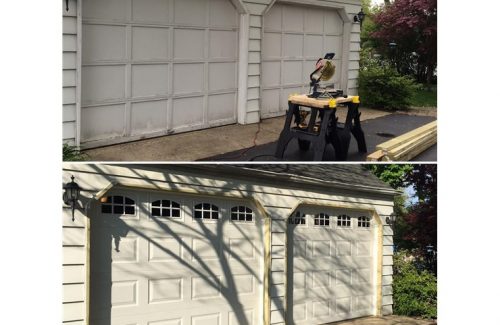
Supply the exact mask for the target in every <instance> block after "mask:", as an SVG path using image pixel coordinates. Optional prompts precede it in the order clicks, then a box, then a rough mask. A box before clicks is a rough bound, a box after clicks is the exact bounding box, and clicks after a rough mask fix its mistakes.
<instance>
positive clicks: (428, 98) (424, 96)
mask: <svg viewBox="0 0 500 325" xmlns="http://www.w3.org/2000/svg"><path fill="white" fill-rule="evenodd" d="M420 86H421V87H419V89H418V90H417V91H416V93H415V95H414V96H413V97H412V98H411V101H410V106H413V107H437V86H436V85H432V86H431V88H430V89H427V87H425V85H420Z"/></svg>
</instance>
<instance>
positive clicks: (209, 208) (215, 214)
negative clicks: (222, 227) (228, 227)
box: [194, 203, 219, 219]
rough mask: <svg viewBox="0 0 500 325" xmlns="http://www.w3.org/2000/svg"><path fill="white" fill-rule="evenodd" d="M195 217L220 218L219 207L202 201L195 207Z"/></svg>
mask: <svg viewBox="0 0 500 325" xmlns="http://www.w3.org/2000/svg"><path fill="white" fill-rule="evenodd" d="M194 217H195V219H219V207H218V206H216V205H213V204H210V203H200V204H197V205H195V207H194Z"/></svg>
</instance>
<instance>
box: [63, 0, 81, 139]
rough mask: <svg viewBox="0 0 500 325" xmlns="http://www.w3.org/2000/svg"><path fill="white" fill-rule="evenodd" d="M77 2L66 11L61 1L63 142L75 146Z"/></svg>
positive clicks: (70, 3) (70, 4)
mask: <svg viewBox="0 0 500 325" xmlns="http://www.w3.org/2000/svg"><path fill="white" fill-rule="evenodd" d="M76 1H77V0H70V1H69V10H68V11H66V1H64V0H63V1H62V24H63V26H62V31H63V36H62V42H63V52H62V63H63V65H62V74H63V75H62V80H63V84H62V87H63V89H62V96H63V98H62V102H63V103H62V104H63V119H62V120H63V129H62V136H63V142H66V143H68V144H70V145H75V144H76V143H77V140H76V121H77V109H76V105H77V87H76V85H77V49H78V42H77V29H78V23H77V10H76V9H77V6H76Z"/></svg>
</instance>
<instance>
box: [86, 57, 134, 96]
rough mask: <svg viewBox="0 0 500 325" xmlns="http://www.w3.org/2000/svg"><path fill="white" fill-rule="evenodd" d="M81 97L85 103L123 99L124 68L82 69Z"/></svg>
mask: <svg viewBox="0 0 500 325" xmlns="http://www.w3.org/2000/svg"><path fill="white" fill-rule="evenodd" d="M82 96H83V97H84V98H85V99H86V103H88V102H90V103H95V102H102V101H106V100H116V99H123V98H124V97H125V66H124V65H116V66H100V67H83V68H82Z"/></svg>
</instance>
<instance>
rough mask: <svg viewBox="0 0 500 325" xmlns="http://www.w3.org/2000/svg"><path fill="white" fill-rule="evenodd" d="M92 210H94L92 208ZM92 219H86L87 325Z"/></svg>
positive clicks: (86, 321) (88, 315)
mask: <svg viewBox="0 0 500 325" xmlns="http://www.w3.org/2000/svg"><path fill="white" fill-rule="evenodd" d="M91 210H92V208H91ZM90 225H91V222H90V218H88V217H87V218H86V228H87V234H86V236H87V238H86V239H87V247H86V261H85V264H86V267H85V272H86V274H85V297H86V299H85V314H86V319H85V323H86V324H87V325H90Z"/></svg>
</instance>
